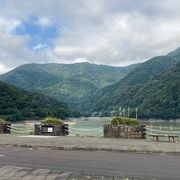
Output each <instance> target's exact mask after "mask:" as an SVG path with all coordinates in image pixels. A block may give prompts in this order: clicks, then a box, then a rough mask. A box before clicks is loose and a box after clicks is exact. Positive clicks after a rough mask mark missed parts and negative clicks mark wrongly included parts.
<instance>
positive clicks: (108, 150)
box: [1, 144, 180, 156]
mask: <svg viewBox="0 0 180 180" xmlns="http://www.w3.org/2000/svg"><path fill="white" fill-rule="evenodd" d="M1 146H10V147H20V148H28V149H34V150H62V151H90V152H91V151H92V152H95V151H96V152H117V153H136V154H162V155H163V154H169V155H178V156H179V155H180V151H179V152H167V151H155V150H153V151H152V150H136V149H113V148H98V147H81V146H78V147H77V146H41V145H27V144H1Z"/></svg>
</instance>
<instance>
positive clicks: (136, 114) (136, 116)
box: [136, 108, 138, 119]
mask: <svg viewBox="0 0 180 180" xmlns="http://www.w3.org/2000/svg"><path fill="white" fill-rule="evenodd" d="M137 113H138V109H137V108H136V119H137V118H138V114H137Z"/></svg>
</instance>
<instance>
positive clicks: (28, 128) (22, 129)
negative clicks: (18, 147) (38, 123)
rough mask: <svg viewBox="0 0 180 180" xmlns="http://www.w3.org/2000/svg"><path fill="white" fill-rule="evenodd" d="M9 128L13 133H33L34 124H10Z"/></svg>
mask: <svg viewBox="0 0 180 180" xmlns="http://www.w3.org/2000/svg"><path fill="white" fill-rule="evenodd" d="M8 129H9V130H10V131H11V134H20V135H22V134H23V135H28V134H33V132H34V126H32V125H27V124H25V125H12V124H11V126H8Z"/></svg>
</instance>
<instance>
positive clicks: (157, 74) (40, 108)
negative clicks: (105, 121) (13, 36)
mask: <svg viewBox="0 0 180 180" xmlns="http://www.w3.org/2000/svg"><path fill="white" fill-rule="evenodd" d="M0 79H2V80H3V81H5V82H7V83H9V84H13V85H15V86H17V87H20V88H23V89H26V90H29V91H31V92H36V93H29V92H26V91H22V90H18V89H16V88H14V87H10V86H8V85H6V84H4V83H1V86H2V87H1V89H0V93H1V94H0V95H1V99H0V102H2V103H1V105H0V112H1V115H2V116H4V117H5V118H7V119H13V118H14V117H16V118H17V119H22V118H30V117H36V116H37V117H42V116H46V115H53V116H57V117H62V118H65V117H67V116H79V115H80V114H79V113H76V112H75V113H73V114H72V113H70V111H69V109H68V108H67V106H66V104H64V103H61V102H59V101H60V100H64V102H66V103H67V104H68V105H70V108H71V109H78V110H80V112H81V114H82V115H83V116H91V115H95V116H109V115H110V112H112V111H114V110H116V111H117V110H118V109H119V107H122V108H125V109H127V108H128V107H129V108H130V109H131V111H130V115H131V116H135V111H134V109H135V108H137V109H138V117H140V118H180V48H179V49H177V50H175V51H173V52H171V53H169V54H168V55H166V56H158V57H154V58H152V59H150V60H148V61H146V62H144V63H141V64H135V65H130V66H127V67H123V68H120V67H111V66H104V65H95V64H89V63H78V64H69V65H68V64H67V65H64V64H43V65H42V64H27V65H23V66H20V67H18V68H16V69H14V70H12V71H10V72H8V73H6V74H4V75H1V76H0ZM3 88H4V89H3ZM9 92H10V94H11V95H10V96H9V95H8V93H9ZM38 92H41V93H44V94H45V95H49V96H51V97H52V98H55V99H56V100H54V99H51V98H50V97H47V96H45V95H44V96H43V95H40V94H37V93H38ZM132 109H133V111H132Z"/></svg>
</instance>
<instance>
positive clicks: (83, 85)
mask: <svg viewBox="0 0 180 180" xmlns="http://www.w3.org/2000/svg"><path fill="white" fill-rule="evenodd" d="M137 66H138V64H133V65H130V66H126V67H112V66H105V65H96V64H90V63H76V64H26V65H22V66H20V67H18V68H16V69H14V70H12V71H10V72H8V73H6V74H4V75H1V76H0V80H2V81H5V82H7V83H8V84H11V85H14V86H16V87H19V88H23V89H26V90H29V91H33V92H39V93H43V94H45V95H48V96H50V97H53V98H55V99H57V100H59V101H63V102H66V103H67V104H68V105H69V106H70V108H71V109H78V107H80V105H81V104H82V102H83V101H85V100H86V99H89V98H90V97H91V96H92V95H93V94H94V93H95V92H96V91H98V90H99V89H101V88H104V87H106V86H108V85H111V84H113V83H115V82H117V81H119V80H120V79H122V78H123V77H125V76H126V75H127V74H128V73H129V72H130V71H132V70H133V69H134V68H135V67H137Z"/></svg>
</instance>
